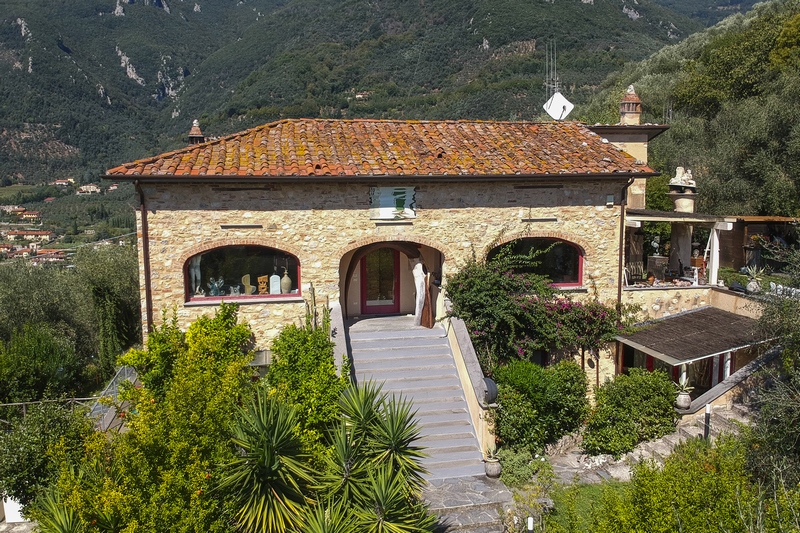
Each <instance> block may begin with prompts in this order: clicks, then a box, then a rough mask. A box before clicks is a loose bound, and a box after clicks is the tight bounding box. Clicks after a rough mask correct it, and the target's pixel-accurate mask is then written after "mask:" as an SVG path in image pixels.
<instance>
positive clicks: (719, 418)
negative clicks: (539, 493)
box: [549, 404, 751, 483]
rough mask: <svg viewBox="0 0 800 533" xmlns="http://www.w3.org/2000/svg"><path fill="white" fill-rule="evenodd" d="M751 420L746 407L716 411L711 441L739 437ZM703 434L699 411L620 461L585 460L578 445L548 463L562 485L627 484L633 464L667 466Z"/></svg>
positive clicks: (599, 458) (713, 415) (607, 458)
mask: <svg viewBox="0 0 800 533" xmlns="http://www.w3.org/2000/svg"><path fill="white" fill-rule="evenodd" d="M750 418H751V415H750V409H749V408H748V407H747V406H746V405H741V404H733V405H732V406H731V407H730V408H727V407H714V408H713V409H712V410H711V417H710V431H709V438H710V439H711V440H712V441H713V440H715V439H716V438H717V437H719V435H721V434H722V433H734V434H736V433H738V431H739V429H740V427H741V426H740V425H741V424H745V425H749V424H750ZM704 431H705V412H703V411H700V412H699V413H696V414H693V415H685V416H683V417H682V418H681V419H680V421H679V422H678V425H677V427H676V428H675V432H674V433H671V434H669V435H665V436H664V437H661V438H660V439H657V440H654V441H649V442H643V443H641V444H639V445H638V446H637V447H636V448H635V449H634V450H633V451H632V452H630V453H627V454H625V455H624V456H622V457H621V458H620V459H619V460H614V458H613V457H611V456H606V455H601V456H596V457H589V456H586V455H584V454H583V453H582V452H581V451H580V449H579V447H578V446H577V445H576V446H572V447H571V448H570V449H568V450H566V451H564V452H562V453H559V454H554V455H552V456H550V457H549V460H550V463H551V464H552V465H553V469H554V470H555V473H556V476H557V478H558V479H559V481H561V482H562V483H572V482H573V481H574V480H575V479H578V481H579V482H581V483H600V482H602V481H604V480H611V479H616V480H619V481H628V480H630V476H631V466H632V465H633V464H635V463H637V462H640V461H643V460H653V461H655V462H656V463H658V464H664V461H665V460H666V458H667V457H669V455H670V454H671V453H672V451H673V450H674V449H675V446H677V445H678V443H680V442H681V441H683V440H686V439H689V438H695V437H703V435H704Z"/></svg>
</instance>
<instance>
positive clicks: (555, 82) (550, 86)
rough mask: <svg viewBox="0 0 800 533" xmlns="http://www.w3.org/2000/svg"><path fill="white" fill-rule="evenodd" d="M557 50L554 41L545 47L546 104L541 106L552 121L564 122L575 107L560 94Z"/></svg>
mask: <svg viewBox="0 0 800 533" xmlns="http://www.w3.org/2000/svg"><path fill="white" fill-rule="evenodd" d="M557 60H558V50H557V47H556V41H555V40H552V41H550V42H549V43H547V44H546V45H545V63H544V65H545V66H544V69H545V71H546V72H545V81H544V88H545V93H546V95H547V102H546V103H545V104H544V105H543V106H542V107H543V108H544V110H545V111H546V112H547V114H548V115H550V117H551V118H552V119H553V120H564V119H565V118H567V115H569V114H570V112H571V111H572V109H573V108H574V107H575V106H574V105H572V103H571V102H570V101H569V100H567V99H566V98H565V97H564V95H563V94H561V80H559V79H558V66H557V62H558V61H557Z"/></svg>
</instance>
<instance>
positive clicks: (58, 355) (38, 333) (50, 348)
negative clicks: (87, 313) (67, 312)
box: [0, 324, 83, 402]
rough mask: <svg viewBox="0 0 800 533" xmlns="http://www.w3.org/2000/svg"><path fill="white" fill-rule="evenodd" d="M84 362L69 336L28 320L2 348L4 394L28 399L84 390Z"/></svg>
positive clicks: (1, 392)
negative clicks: (82, 384) (82, 387)
mask: <svg viewBox="0 0 800 533" xmlns="http://www.w3.org/2000/svg"><path fill="white" fill-rule="evenodd" d="M82 381H83V363H82V362H81V361H80V360H79V359H78V357H77V355H76V354H75V349H74V347H73V345H72V343H70V342H69V340H68V339H64V338H63V337H60V336H58V335H57V334H56V333H53V332H52V331H51V330H50V329H49V327H48V326H46V325H33V324H27V325H25V326H23V327H22V329H21V330H18V331H17V332H15V333H14V334H12V336H11V340H10V341H9V343H8V345H7V346H5V347H2V348H0V398H2V400H0V401H2V402H24V401H32V400H38V399H41V398H45V397H49V398H54V397H58V396H61V395H71V394H75V393H76V392H78V391H80V388H81V382H82Z"/></svg>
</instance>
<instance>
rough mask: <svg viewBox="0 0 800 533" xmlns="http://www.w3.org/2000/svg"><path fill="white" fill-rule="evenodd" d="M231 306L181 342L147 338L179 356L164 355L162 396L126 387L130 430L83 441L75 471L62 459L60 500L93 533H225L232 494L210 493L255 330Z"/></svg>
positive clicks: (228, 456)
mask: <svg viewBox="0 0 800 533" xmlns="http://www.w3.org/2000/svg"><path fill="white" fill-rule="evenodd" d="M236 309H237V308H236V306H235V305H228V304H221V305H220V308H219V310H218V311H217V313H216V315H215V316H214V317H213V318H209V317H201V318H200V319H198V320H197V321H195V322H194V323H193V324H192V325H191V326H190V327H189V328H188V330H187V331H186V334H185V342H176V341H175V339H174V337H175V336H177V333H176V332H174V331H162V333H163V335H161V336H160V337H159V336H155V337H150V338H149V339H154V340H153V343H154V347H155V346H156V345H158V349H159V350H167V349H169V348H171V349H174V350H175V352H174V353H173V354H171V355H170V356H169V357H166V356H165V357H164V358H165V359H172V360H173V361H174V362H173V369H172V374H171V377H170V378H169V379H167V380H164V381H162V382H160V383H161V386H162V387H163V396H159V397H156V396H155V394H154V393H153V392H152V391H150V390H148V389H147V388H146V387H142V388H129V389H128V390H127V391H126V392H125V393H124V395H123V396H124V400H125V402H126V403H123V404H121V405H119V406H117V409H118V410H119V416H121V417H124V419H125V424H126V431H124V432H120V433H118V434H114V435H112V436H111V438H109V436H106V435H102V434H99V433H96V434H93V435H91V436H90V437H88V438H87V439H86V440H85V442H84V450H85V452H84V456H83V458H82V460H81V461H80V464H79V465H78V467H77V468H76V467H74V466H73V465H71V464H70V462H69V461H67V460H64V459H62V460H61V461H60V462H59V465H60V469H59V477H58V483H57V488H58V490H59V492H60V494H61V498H62V502H64V504H65V505H66V506H67V507H68V508H70V509H72V510H74V511H75V512H77V513H78V515H79V517H80V519H81V522H82V523H83V524H84V526H85V527H87V529H88V531H89V532H91V533H94V532H99V531H102V530H103V529H102V524H108V523H112V524H114V523H116V524H119V525H120V527H119V528H117V529H112V530H121V529H123V528H124V529H125V531H126V532H131V533H133V532H136V531H147V532H151V531H154V532H157V531H170V532H172V531H186V532H188V531H209V532H223V531H225V532H227V531H230V530H231V526H230V523H229V518H230V515H231V514H232V512H233V503H232V499H231V496H230V495H219V494H216V495H215V494H213V491H212V489H213V487H214V486H215V484H216V479H215V477H214V474H215V473H216V472H217V470H218V468H219V465H222V464H227V463H230V462H231V461H232V460H233V458H234V455H233V453H232V451H231V449H230V447H229V445H228V442H229V438H230V437H231V433H230V428H231V424H230V423H231V413H234V412H235V411H236V409H237V404H238V402H239V400H240V398H241V396H242V395H243V394H244V393H245V392H246V391H247V390H248V387H249V383H250V380H249V376H250V371H249V370H248V366H247V363H248V362H249V360H250V356H249V355H248V353H247V350H248V349H249V342H250V337H251V332H250V328H249V327H248V326H246V325H244V324H237V313H236ZM170 327H171V326H170V325H169V324H168V325H166V326H164V327H163V328H162V330H169V328H170ZM165 338H166V339H169V340H170V342H169V344H168V345H164V343H163V341H164V339H165Z"/></svg>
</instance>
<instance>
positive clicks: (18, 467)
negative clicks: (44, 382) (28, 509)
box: [0, 402, 91, 506]
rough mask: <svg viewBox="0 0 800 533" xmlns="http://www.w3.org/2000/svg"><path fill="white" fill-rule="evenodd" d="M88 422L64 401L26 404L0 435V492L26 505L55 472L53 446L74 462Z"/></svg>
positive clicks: (89, 425) (50, 480)
mask: <svg viewBox="0 0 800 533" xmlns="http://www.w3.org/2000/svg"><path fill="white" fill-rule="evenodd" d="M90 431H91V424H90V422H89V419H88V418H87V417H86V413H85V412H84V411H83V410H82V409H74V406H70V405H67V404H66V403H60V402H56V403H43V404H36V405H31V406H28V408H27V415H26V416H25V417H24V418H20V419H18V420H16V421H15V422H14V423H13V424H12V426H11V428H10V429H9V430H8V431H4V432H3V433H2V434H0V493H2V494H4V495H6V496H9V497H11V498H14V499H15V500H17V501H18V502H20V503H21V504H22V505H23V506H28V505H30V504H31V503H32V502H33V500H34V498H36V497H38V496H39V495H40V494H42V492H43V491H44V490H45V488H46V487H48V485H50V484H51V483H52V482H53V481H54V480H55V479H56V477H57V475H58V465H57V463H56V462H55V460H54V456H53V449H54V448H55V447H56V446H58V447H59V450H60V453H61V455H62V456H63V457H65V458H66V459H68V460H69V461H70V462H78V460H79V458H80V456H81V455H82V452H83V446H82V445H83V439H84V438H85V437H86V436H87V434H88V433H89V432H90Z"/></svg>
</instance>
